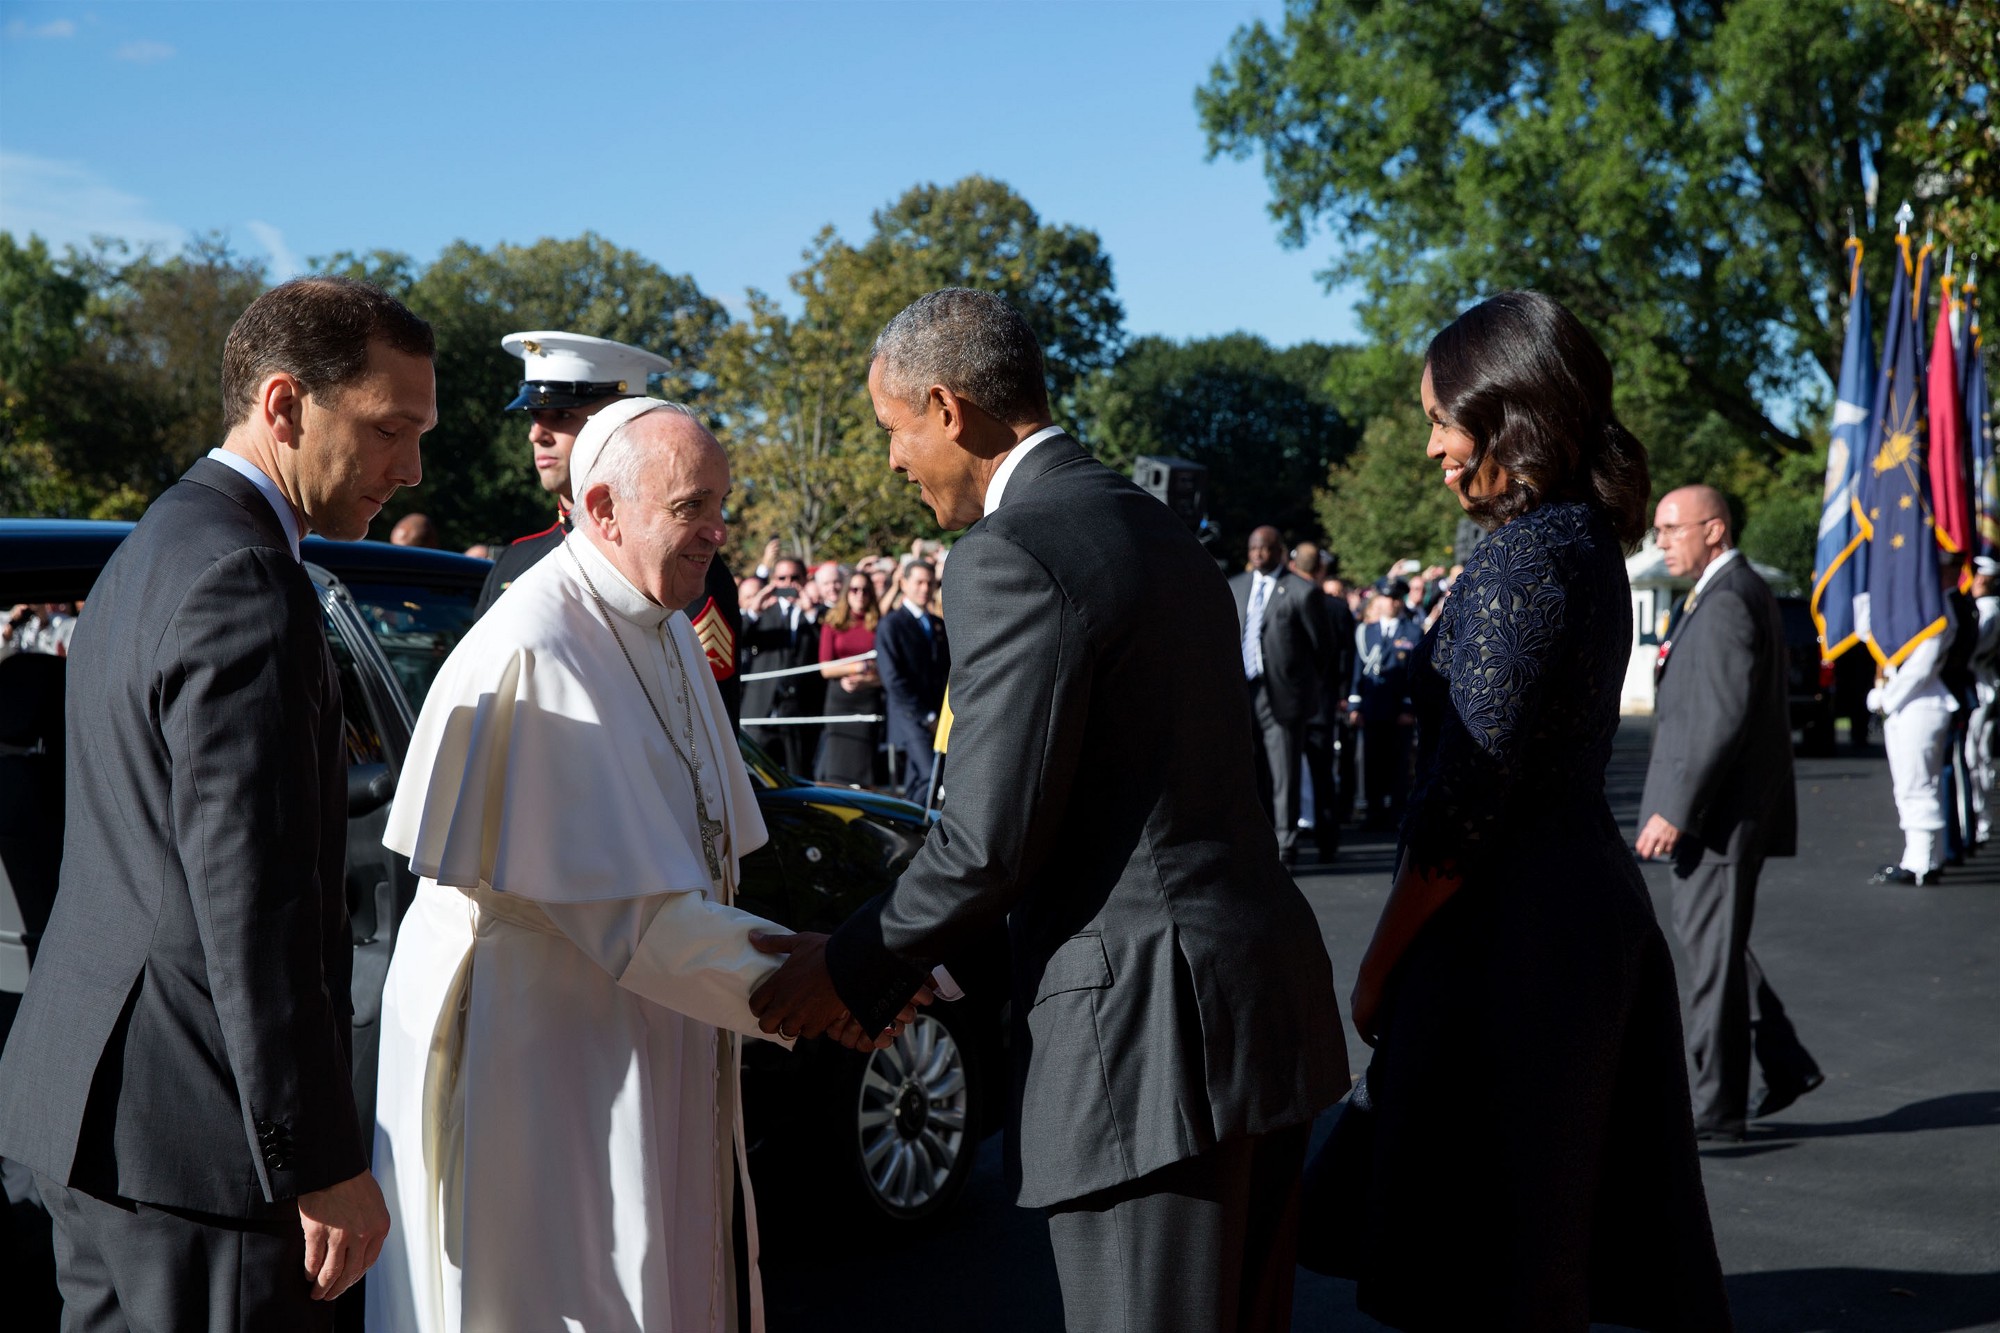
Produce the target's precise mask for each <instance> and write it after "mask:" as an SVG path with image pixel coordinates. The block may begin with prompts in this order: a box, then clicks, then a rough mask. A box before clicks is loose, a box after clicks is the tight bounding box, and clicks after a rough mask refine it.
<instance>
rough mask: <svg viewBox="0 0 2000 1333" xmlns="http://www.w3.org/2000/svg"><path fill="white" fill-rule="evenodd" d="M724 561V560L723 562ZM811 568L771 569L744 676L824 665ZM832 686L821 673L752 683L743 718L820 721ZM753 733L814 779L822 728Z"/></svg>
mask: <svg viewBox="0 0 2000 1333" xmlns="http://www.w3.org/2000/svg"><path fill="white" fill-rule="evenodd" d="M718 559H720V557H718ZM805 581H806V566H805V562H804V561H803V560H799V559H797V558H796V557H794V556H789V555H788V556H785V557H783V558H782V559H780V560H778V561H776V562H774V563H773V564H772V566H771V581H770V582H769V583H768V584H766V585H765V586H764V588H763V589H762V591H760V592H759V593H758V601H757V602H756V603H754V604H753V605H756V606H757V607H758V611H757V614H756V615H755V616H754V617H752V618H750V619H749V620H748V622H747V623H746V624H745V625H744V627H743V651H744V654H745V656H744V659H743V660H744V663H745V665H744V668H743V671H744V674H745V675H746V676H747V675H754V674H756V673H758V672H762V671H785V670H792V669H796V668H798V667H807V666H812V665H814V664H816V663H817V662H818V661H819V626H818V625H816V624H814V623H813V618H812V616H811V614H810V613H809V612H808V611H807V610H806V606H805V599H804V598H803V597H802V596H801V595H800V594H801V593H802V592H803V591H804V589H805ZM825 685H826V681H825V679H824V678H823V677H822V676H821V675H820V674H819V673H818V672H817V671H802V672H799V673H798V674H796V675H791V676H777V677H773V678H771V679H768V680H751V681H746V682H745V683H744V686H743V716H744V717H748V718H760V717H817V716H818V715H819V711H820V706H821V704H822V703H824V702H825V699H826V690H825ZM750 734H751V735H752V736H754V737H755V738H756V739H757V741H758V742H759V743H760V744H762V745H763V746H764V748H765V749H767V750H769V751H771V752H772V754H774V755H775V756H777V759H778V762H779V763H781V764H783V765H784V766H785V769H786V771H787V772H791V773H795V774H797V775H798V776H800V777H802V778H806V779H808V780H810V779H811V778H812V774H813V753H814V751H815V750H817V749H818V746H819V728H818V727H816V726H811V725H807V726H780V727H752V728H750Z"/></svg>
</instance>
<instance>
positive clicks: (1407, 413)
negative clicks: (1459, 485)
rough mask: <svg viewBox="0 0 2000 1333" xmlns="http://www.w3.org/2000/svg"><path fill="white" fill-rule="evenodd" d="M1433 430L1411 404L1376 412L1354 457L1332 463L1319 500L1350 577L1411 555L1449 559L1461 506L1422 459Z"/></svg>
mask: <svg viewBox="0 0 2000 1333" xmlns="http://www.w3.org/2000/svg"><path fill="white" fill-rule="evenodd" d="M1429 432H1430V425H1429V423H1428V422H1427V421H1426V420H1425V419H1424V415H1423V411H1422V410H1421V409H1420V408H1419V407H1417V406H1415V405H1414V404H1405V405H1403V406H1400V407H1396V408H1393V409H1391V410H1389V411H1387V412H1385V413H1383V414H1382V415H1380V416H1377V417H1376V418H1375V419H1374V420H1372V421H1370V422H1369V423H1368V426H1367V429H1366V430H1364V431H1363V432H1362V435H1361V444H1360V447H1359V448H1357V449H1356V450H1355V451H1354V455H1353V457H1351V458H1349V459H1348V460H1347V461H1346V462H1344V463H1341V464H1339V465H1337V466H1335V467H1334V468H1333V470H1332V471H1331V473H1330V474H1329V475H1328V476H1327V478H1326V485H1325V486H1324V487H1323V488H1322V489H1321V490H1320V491H1319V493H1318V494H1317V495H1316V496H1315V497H1314V505H1315V507H1316V508H1317V510H1318V513H1319V521H1320V525H1321V527H1322V528H1324V529H1325V532H1326V539H1325V544H1326V549H1327V550H1328V551H1331V552H1332V553H1333V554H1334V555H1335V556H1337V557H1338V558H1339V560H1340V569H1341V572H1342V573H1343V574H1345V575H1346V576H1347V577H1349V578H1354V579H1362V580H1372V579H1377V578H1380V577H1381V576H1382V574H1383V573H1384V572H1386V571H1387V570H1388V568H1389V567H1390V565H1391V564H1393V563H1394V562H1395V561H1397V560H1402V559H1405V558H1412V557H1413V558H1415V559H1418V560H1421V561H1423V562H1424V563H1425V564H1433V563H1436V564H1445V565H1449V564H1450V563H1451V559H1452V540H1453V537H1454V536H1455V535H1456V533H1457V531H1458V521H1459V519H1460V518H1461V517H1463V511H1462V510H1460V508H1459V505H1458V500H1457V497H1455V496H1454V495H1453V494H1452V493H1451V491H1450V490H1448V489H1447V488H1446V487H1445V485H1444V483H1443V482H1442V481H1441V480H1440V474H1439V472H1438V469H1437V468H1436V466H1435V465H1433V464H1431V463H1430V462H1429V461H1428V460H1427V459H1426V458H1425V457H1424V440H1425V438H1426V437H1427V436H1428V434H1429Z"/></svg>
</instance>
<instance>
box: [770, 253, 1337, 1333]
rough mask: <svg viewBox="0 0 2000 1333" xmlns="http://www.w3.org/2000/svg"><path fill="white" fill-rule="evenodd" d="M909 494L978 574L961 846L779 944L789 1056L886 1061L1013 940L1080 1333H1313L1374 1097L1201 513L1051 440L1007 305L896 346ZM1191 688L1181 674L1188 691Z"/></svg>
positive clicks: (893, 329)
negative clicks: (942, 981)
mask: <svg viewBox="0 0 2000 1333" xmlns="http://www.w3.org/2000/svg"><path fill="white" fill-rule="evenodd" d="M868 385H869V392H870V394H871V396H872V397H873V399H874V404H875V411H876V415H877V417H878V418H879V419H880V420H881V422H882V424H883V426H884V427H885V428H886V429H887V430H888V432H889V459H890V464H891V466H892V467H894V468H895V469H896V470H897V471H898V472H902V473H905V474H907V475H908V476H909V477H910V478H911V479H912V480H913V481H915V482H917V483H918V484H919V485H920V486H921V487H922V488H923V493H924V498H925V500H926V501H927V502H928V503H929V504H930V505H931V507H932V508H933V509H934V510H935V512H936V514H937V518H938V522H939V524H940V525H941V526H943V527H945V528H961V527H965V526H966V525H968V524H970V525H971V529H970V531H968V532H966V534H965V535H964V536H963V537H961V538H960V539H959V541H958V544H957V545H956V546H955V547H954V548H953V549H952V556H951V591H950V601H951V606H952V615H953V621H954V623H955V624H956V625H957V626H958V629H957V638H958V644H957V649H956V661H955V668H954V674H953V679H952V697H951V705H952V712H953V716H954V720H953V724H952V733H951V757H950V766H949V768H948V770H947V786H948V787H949V789H950V795H949V798H948V799H947V800H946V802H945V806H944V811H943V817H942V820H941V822H940V823H939V824H938V825H937V826H936V827H935V828H934V829H932V830H931V835H930V837H929V839H928V840H927V841H926V842H925V844H924V846H923V848H922V850H920V851H919V852H918V853H917V856H916V858H915V860H914V861H912V863H911V864H910V867H909V868H908V869H907V870H905V871H904V873H903V876H902V878H901V879H900V880H899V881H898V883H897V884H896V886H895V888H894V889H892V890H891V891H890V892H889V893H887V894H885V895H883V896H882V897H880V898H877V899H876V900H874V901H873V902H871V903H870V904H868V905H867V906H866V907H864V908H863V909H862V910H861V911H859V912H857V913H856V914H855V915H854V916H853V917H852V918H850V919H849V920H848V921H847V922H846V923H845V924H844V925H843V926H842V927H841V928H840V930H839V931H838V932H836V933H835V934H834V935H833V936H832V938H831V939H830V940H829V939H825V938H823V937H819V936H791V937H785V938H782V939H779V940H776V941H766V942H765V946H764V947H767V948H770V949H771V950H772V951H774V952H789V953H790V958H789V959H788V960H787V962H786V965H785V966H784V967H783V968H782V969H780V970H779V972H778V973H777V974H776V975H775V976H774V977H773V978H772V979H771V980H770V981H769V982H767V983H766V984H765V986H764V987H762V988H761V989H760V990H759V991H758V992H757V993H756V994H755V995H753V996H752V998H751V1008H752V1009H753V1010H755V1011H756V1012H758V1013H759V1014H760V1016H761V1021H762V1023H763V1026H764V1027H765V1029H766V1030H767V1031H777V1030H779V1029H780V1027H782V1028H783V1029H784V1030H786V1031H793V1032H796V1031H804V1032H807V1033H811V1032H815V1031H820V1030H824V1029H825V1028H827V1027H829V1026H830V1025H835V1024H838V1023H840V1022H841V1021H842V1015H843V1013H844V1012H845V1013H851V1015H852V1019H853V1021H854V1022H855V1023H857V1024H858V1025H859V1026H860V1028H861V1029H862V1030H863V1031H864V1032H877V1031H879V1030H881V1029H882V1028H883V1027H884V1026H885V1025H886V1024H887V1023H888V1022H889V1021H890V1019H891V1018H892V1017H894V1016H895V1015H896V1013H897V1011H898V1009H899V1008H900V1007H901V1006H902V1005H904V1004H905V1003H907V1002H908V1001H909V999H910V998H911V995H912V993H913V992H915V991H916V990H917V989H918V988H919V986H920V984H922V983H923V981H924V979H925V977H926V975H927V974H928V973H929V972H930V970H931V968H932V967H933V966H934V965H936V964H938V963H939V962H941V961H943V960H945V959H947V958H949V957H951V956H952V954H953V953H954V951H955V950H957V949H958V948H960V947H961V946H962V945H963V944H964V943H965V942H966V941H967V940H969V939H971V938H973V937H974V936H975V935H976V934H977V933H978V932H979V931H981V930H982V929H985V928H988V927H990V926H991V925H992V924H994V923H996V922H998V921H999V920H1001V919H1002V918H1003V917H1004V918H1005V919H1006V920H1007V923H1008V927H1009V934H1010V937H1011V940H1012V958H1013V969H1014V977H1013V987H1012V990H1013V995H1012V1000H1013V1012H1014V1022H1015V1035H1014V1042H1013V1048H1012V1049H1013V1052H1014V1094H1013V1103H1012V1106H1013V1116H1012V1119H1011V1122H1010V1125H1009V1133H1008V1153H1007V1159H1008V1167H1009V1172H1010V1175H1011V1177H1012V1179H1013V1180H1014V1182H1015V1183H1016V1189H1017V1198H1018V1201H1019V1202H1020V1203H1021V1204H1022V1205H1023V1206H1024V1207H1039V1208H1043V1209H1046V1210H1047V1212H1048V1216H1049V1232H1050V1238H1051V1239H1052V1241H1053V1242H1054V1250H1055V1259H1056V1269H1057V1273H1058V1276H1059V1277H1060V1279H1061V1282H1062V1292H1063V1306H1064V1319H1065V1323H1066V1326H1067V1327H1068V1328H1069V1329H1072V1330H1098V1329H1145V1330H1147V1331H1148V1333H1175V1330H1190V1331H1192V1330H1200V1331H1201V1333H1243V1331H1245V1330H1263V1329H1285V1328H1289V1327H1290V1309H1291V1292H1292V1280H1293V1275H1294V1272H1295V1268H1294V1256H1295V1250H1296V1222H1297V1188H1298V1178H1299V1171H1300V1167H1301V1163H1302V1160H1303V1156H1304V1152H1305V1145H1306V1138H1307V1135H1308V1132H1309V1128H1310V1125H1311V1122H1312V1119H1313V1116H1314V1115H1315V1114H1316V1113H1317V1112H1318V1111H1319V1110H1320V1109H1321V1108H1323V1107H1325V1106H1327V1105H1329V1104H1331V1103H1332V1102H1333V1101H1334V1100H1335V1099H1336V1098H1337V1097H1339V1096H1340V1095H1341V1094H1342V1093H1344V1092H1345V1091H1346V1090H1347V1065H1346V1052H1345V1048H1344V1044H1343V1042H1342V1040H1341V1037H1340V1033H1339V1029H1338V1027H1337V1026H1335V1025H1336V1024H1337V1023H1338V1010H1337V1008H1336V1005H1335V1001H1334V995H1333V978H1332V968H1331V966H1330V965H1329V963H1328V961H1327V955H1326V950H1325V948H1324V946H1323V945H1322V944H1321V941H1320V931H1319V927H1318V924H1317V923H1316V921H1315V920H1314V917H1313V914H1312V910H1311V908H1310V907H1308V906H1307V905H1306V902H1305V899H1304V897H1303V896H1302V895H1301V894H1300V893H1299V891H1298V889H1297V887H1296V886H1295V885H1294V884H1293V883H1292V881H1291V878H1290V876H1288V875H1287V874H1286V873H1285V871H1284V869H1283V867H1282V866H1280V864H1279V863H1278V856H1277V846H1276V843H1275V841H1274V840H1273V839H1272V838H1271V836H1270V833H1269V830H1268V822H1267V818H1266V815H1265V813H1264V811H1263V809H1262V807H1261V806H1260V804H1259V802H1258V801H1257V799H1256V795H1255V790H1256V789H1255V786H1254V779H1253V777H1252V775H1251V771H1250V768H1251V755H1250V747H1249V746H1248V745H1247V744H1245V742H1244V737H1245V736H1246V735H1247V734H1248V732H1249V729H1250V709H1249V699H1248V695H1247V692H1246V691H1245V690H1244V688H1243V683H1242V682H1243V663H1242V656H1241V653H1240V651H1239V647H1240V640H1239V639H1238V637H1237V633H1236V621H1235V617H1234V616H1233V615H1232V614H1231V610H1230V601H1229V591H1228V588H1227V586H1226V584H1225V582H1224V580H1223V579H1222V577H1221V575H1220V573H1219V571H1217V569H1216V568H1215V564H1214V562H1213V561H1212V560H1211V559H1210V558H1209V557H1208V555H1207V553H1206V552H1204V551H1203V550H1202V548H1201V546H1200V544H1199V543H1198V542H1197V541H1196V540H1195V539H1194V537H1193V536H1192V535H1191V534H1190V533H1189V532H1188V530H1187V528H1186V527H1185V526H1184V525H1183V524H1182V522H1181V521H1180V519H1179V518H1178V517H1176V516H1175V514H1174V513H1173V511H1172V510H1170V509H1168V508H1167V507H1166V506H1165V505H1163V504H1161V503H1160V502H1159V501H1158V500H1156V499H1154V498H1153V497H1152V496H1150V495H1148V494H1146V493H1145V492H1144V491H1141V490H1140V489H1139V488H1138V487H1136V486H1134V485H1132V484H1131V483H1130V482H1128V481H1127V480H1125V479H1124V478H1122V477H1120V476H1118V475H1117V474H1116V473H1113V472H1112V471H1111V470H1110V469H1108V468H1106V467H1104V466H1102V465H1101V464H1099V463H1098V462H1097V461H1096V460H1095V459H1093V458H1091V457H1090V456H1089V455H1088V454H1086V453H1085V452H1084V451H1083V449H1082V448H1081V447H1079V446H1078V445H1077V443H1076V442H1075V441H1074V440H1072V439H1070V438H1069V437H1068V436H1066V435H1065V434H1063V432H1062V431H1061V430H1060V429H1058V428H1057V427H1055V426H1053V425H1051V424H1049V417H1050V413H1049V408H1048V396H1047V388H1046V384H1045V381H1044V379H1043V373H1042V361H1041V353H1040V350H1039V348H1038V347H1037V345H1036V343H1035V339H1034V335H1033V334H1032V333H1030V332H1029V331H1028V327H1027V324H1026V323H1025V322H1024V321H1023V320H1022V319H1021V317H1020V316H1019V315H1018V314H1016V313H1015V312H1014V311H1013V310H1012V309H1011V308H1010V307H1008V306H1007V304H1006V303H1005V302H1003V301H1001V300H1000V299H999V298H998V297H995V296H992V295H989V294H986V293H979V292H971V291H966V290H963V289H958V288H948V289H946V290H943V291H939V292H933V293H931V294H930V295H928V296H925V297H922V298H919V299H918V300H917V301H916V302H914V303H913V304H912V305H910V306H909V307H908V308H907V309H905V310H904V311H903V312H902V313H901V314H899V315H897V316H896V318H895V319H893V320H891V321H890V323H889V325H888V327H887V328H886V329H884V330H883V333H882V335H881V337H880V338H878V339H877V341H876V349H875V360H874V365H873V366H872V368H871V369H870V371H869V380H868ZM1163 663H1165V664H1171V667H1172V669H1171V670H1166V669H1162V664H1163Z"/></svg>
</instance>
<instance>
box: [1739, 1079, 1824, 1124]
mask: <svg viewBox="0 0 2000 1333" xmlns="http://www.w3.org/2000/svg"><path fill="white" fill-rule="evenodd" d="M1824 1082H1826V1075H1825V1074H1822V1073H1820V1072H1819V1070H1817V1069H1815V1070H1813V1071H1812V1073H1810V1074H1807V1075H1806V1076H1805V1077H1804V1078H1788V1079H1784V1080H1781V1081H1780V1082H1777V1083H1773V1084H1772V1085H1770V1086H1769V1087H1767V1088H1765V1089H1764V1100H1762V1101H1760V1102H1758V1103H1757V1111H1756V1118H1757V1119H1759V1120H1761V1119H1763V1118H1764V1117H1765V1116H1767V1115H1776V1114H1777V1113H1778V1112H1780V1111H1782V1110H1784V1109H1785V1108H1786V1107H1787V1106H1790V1105H1791V1104H1792V1103H1793V1102H1795V1101H1797V1100H1798V1099H1799V1098H1801V1097H1803V1096H1805V1095H1806V1094H1807V1093H1809V1092H1811V1091H1812V1090H1813V1089H1814V1088H1817V1087H1818V1086H1819V1085H1820V1084H1822V1083H1824Z"/></svg>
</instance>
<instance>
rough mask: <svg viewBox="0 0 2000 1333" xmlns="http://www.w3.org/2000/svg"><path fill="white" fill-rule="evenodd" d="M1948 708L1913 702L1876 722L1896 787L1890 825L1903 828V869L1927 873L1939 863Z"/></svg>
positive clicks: (1932, 700) (1935, 702)
mask: <svg viewBox="0 0 2000 1333" xmlns="http://www.w3.org/2000/svg"><path fill="white" fill-rule="evenodd" d="M1950 736H1951V706H1950V705H1949V704H1948V703H1947V702H1946V701H1945V700H1943V699H1938V698H1930V699H1925V698H1918V699H1912V700H1910V701H1909V702H1907V703H1905V704H1904V705H1903V706H1902V707H1901V708H1898V709H1897V710H1896V711H1895V712H1893V713H1891V714H1889V716H1888V717H1887V718H1885V719H1884V720H1883V722H1882V739H1883V743H1884V746H1885V748H1887V750H1888V751H1889V777H1890V780H1891V781H1893V782H1894V783H1895V786H1896V822H1897V823H1899V824H1901V825H1902V826H1903V861H1902V865H1903V869H1905V870H1908V871H1912V872H1914V873H1916V874H1919V875H1923V874H1928V873H1930V872H1931V871H1933V870H1936V869H1937V868H1938V867H1939V866H1941V865H1943V864H1944V829H1945V809H1944V765H1945V743H1946V741H1947V740H1949V739H1950Z"/></svg>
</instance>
